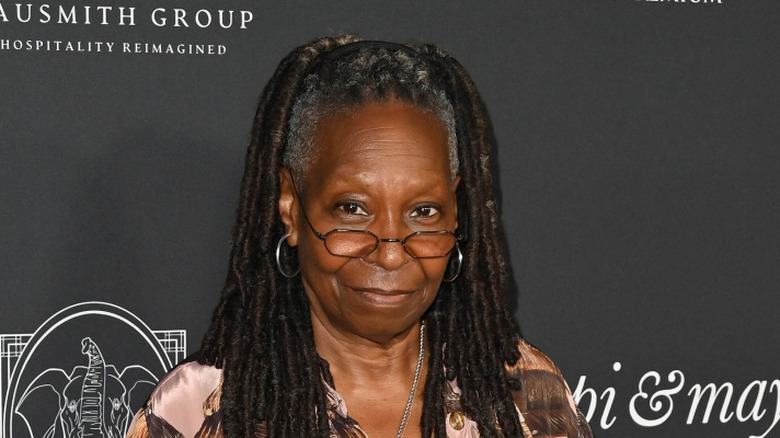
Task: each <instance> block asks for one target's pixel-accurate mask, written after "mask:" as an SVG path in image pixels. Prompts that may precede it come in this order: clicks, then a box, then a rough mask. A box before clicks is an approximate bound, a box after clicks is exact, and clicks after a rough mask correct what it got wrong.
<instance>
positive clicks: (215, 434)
mask: <svg viewBox="0 0 780 438" xmlns="http://www.w3.org/2000/svg"><path fill="white" fill-rule="evenodd" d="M518 348H519V350H520V353H521V356H520V360H519V361H518V362H517V364H515V365H514V366H512V367H509V366H508V367H507V373H508V374H510V375H517V376H518V377H521V378H522V379H523V382H524V387H525V386H528V387H529V388H527V389H526V390H525V394H513V397H514V399H515V404H516V406H517V415H518V417H519V419H520V422H521V427H522V428H523V436H524V438H542V437H545V438H567V433H566V431H563V430H560V429H555V430H540V429H542V428H543V427H548V428H549V427H552V428H555V425H556V424H559V422H558V421H556V420H555V419H550V418H539V415H538V414H535V413H534V405H539V404H541V405H543V406H545V407H546V408H552V409H551V410H550V411H554V410H556V408H557V409H558V410H568V412H567V413H566V415H574V416H575V418H576V419H577V423H578V427H577V430H576V431H570V432H569V435H568V437H569V438H593V435H592V433H591V430H590V427H589V426H588V423H587V422H586V420H585V418H584V416H583V415H582V413H581V412H580V411H579V409H577V407H576V405H575V404H574V400H573V398H572V396H571V393H570V391H569V389H568V386H566V383H565V381H564V380H563V377H562V376H561V374H560V372H559V371H558V369H557V367H556V366H555V364H553V362H552V361H551V360H550V359H549V358H548V357H547V356H546V355H545V354H544V353H542V352H541V351H539V350H538V349H536V348H535V347H533V346H531V345H530V344H528V343H526V342H525V341H522V340H521V341H519V343H518ZM534 379H536V380H541V381H545V383H547V384H549V382H550V379H555V380H556V382H555V383H554V384H558V383H560V385H561V387H562V388H564V390H565V399H564V400H558V401H556V400H549V398H550V395H549V391H538V393H541V392H544V393H545V396H544V397H547V398H548V399H545V400H541V399H539V394H535V393H536V392H537V391H534V389H533V387H534V385H533V380H534ZM221 383H222V370H221V369H218V368H215V367H212V366H207V365H201V364H198V363H197V362H187V363H184V364H181V365H179V366H178V367H176V368H174V369H173V370H172V371H171V372H169V373H168V374H166V375H165V376H164V377H163V378H162V379H161V380H160V382H159V383H158V385H157V387H156V388H155V390H154V391H153V392H152V395H151V396H150V397H149V400H148V401H147V403H146V405H145V406H144V407H143V408H142V409H141V410H139V411H138V413H137V414H136V415H135V418H134V419H133V422H132V424H131V425H130V428H129V430H128V435H127V437H128V438H185V437H186V438H190V437H194V438H222V437H223V435H222V427H221V420H222V415H221V412H220V408H219V405H220V396H221V394H222V386H221ZM326 387H327V389H328V405H329V406H328V417H329V419H330V424H331V437H332V438H344V437H355V436H357V437H365V438H368V437H367V435H366V434H365V433H364V432H363V431H362V430H361V429H360V425H359V424H358V423H357V422H356V421H355V420H354V419H352V418H351V417H350V416H349V412H348V410H347V406H346V404H345V402H344V399H343V398H342V397H341V396H340V395H339V393H338V392H336V390H335V389H334V388H332V387H330V386H328V385H327V384H326ZM443 390H444V400H445V407H446V420H445V426H446V429H447V437H448V438H479V432H478V429H477V424H476V423H475V422H474V421H472V420H471V419H469V418H468V417H467V416H466V414H465V413H464V412H463V411H462V410H461V405H460V394H461V393H460V390H459V388H458V385H457V382H454V381H450V382H447V384H446V385H445V387H444V388H443ZM535 398H536V399H535ZM561 405H562V406H561ZM545 412H548V411H545Z"/></svg>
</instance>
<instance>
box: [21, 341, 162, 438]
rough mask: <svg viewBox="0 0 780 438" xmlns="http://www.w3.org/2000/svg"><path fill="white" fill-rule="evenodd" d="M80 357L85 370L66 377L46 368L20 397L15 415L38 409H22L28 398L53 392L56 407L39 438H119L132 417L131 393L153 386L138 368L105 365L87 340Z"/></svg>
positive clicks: (147, 374) (152, 380)
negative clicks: (45, 392) (84, 362)
mask: <svg viewBox="0 0 780 438" xmlns="http://www.w3.org/2000/svg"><path fill="white" fill-rule="evenodd" d="M81 353H82V354H84V355H86V356H87V359H88V364H87V365H86V366H77V367H75V368H74V369H73V370H72V371H71V372H70V373H66V372H65V371H64V370H61V369H56V368H50V369H48V370H46V371H45V372H43V373H41V374H39V375H38V376H37V377H36V378H35V379H34V380H33V381H32V383H30V385H29V386H28V387H27V389H26V390H25V392H24V393H23V395H22V397H21V399H20V401H19V404H18V406H17V408H16V411H17V413H19V414H22V415H24V412H25V411H26V410H28V409H30V410H37V409H40V408H41V407H40V406H29V407H28V406H26V405H25V401H26V400H27V399H28V396H30V395H31V394H33V393H35V392H36V391H54V392H56V393H57V395H58V396H59V406H58V409H57V414H56V417H55V418H54V419H53V422H52V424H51V426H50V427H49V428H48V430H47V431H46V433H45V434H44V436H43V438H66V437H67V438H90V437H101V438H121V437H123V436H124V434H125V431H126V430H127V427H128V426H129V424H130V420H131V418H132V415H133V412H132V410H131V408H130V401H131V396H132V393H133V390H134V389H135V388H136V386H138V385H154V383H155V382H156V381H157V378H156V377H155V376H154V374H152V373H151V372H150V371H149V370H147V369H146V368H144V367H142V366H140V365H131V366H128V367H126V368H125V369H123V370H122V372H118V371H117V369H116V367H114V366H113V365H109V364H106V362H105V360H104V358H103V354H102V353H101V352H100V348H99V347H98V345H97V344H96V343H95V342H94V341H93V340H92V339H90V338H89V337H86V338H84V339H82V341H81ZM36 438H37V437H36Z"/></svg>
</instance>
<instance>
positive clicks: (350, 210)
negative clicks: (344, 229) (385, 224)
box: [336, 201, 368, 216]
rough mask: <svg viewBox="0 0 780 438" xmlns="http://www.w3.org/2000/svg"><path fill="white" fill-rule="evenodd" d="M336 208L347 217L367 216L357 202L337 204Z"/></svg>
mask: <svg viewBox="0 0 780 438" xmlns="http://www.w3.org/2000/svg"><path fill="white" fill-rule="evenodd" d="M336 208H337V209H338V210H339V211H340V212H342V213H344V214H346V215H349V216H368V213H366V210H365V209H364V208H363V206H362V205H360V204H359V203H357V202H352V201H346V202H341V203H339V204H338V205H337V206H336Z"/></svg>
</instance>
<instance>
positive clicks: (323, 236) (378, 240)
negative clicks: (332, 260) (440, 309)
mask: <svg viewBox="0 0 780 438" xmlns="http://www.w3.org/2000/svg"><path fill="white" fill-rule="evenodd" d="M290 182H291V183H292V186H293V190H295V196H296V198H298V203H299V204H300V207H301V213H303V220H304V221H306V224H307V225H308V226H309V228H310V229H311V231H312V233H314V235H315V236H316V237H317V238H319V239H320V240H322V245H323V246H324V247H325V250H326V251H328V254H330V255H332V256H334V257H349V258H353V259H360V258H363V257H366V256H368V255H370V254H371V253H373V252H374V251H376V250H377V248H379V244H380V243H381V242H388V243H392V242H398V243H400V244H401V246H402V247H403V249H404V252H406V253H407V254H409V256H411V257H412V258H414V259H437V258H441V257H446V256H448V255H450V253H452V251H453V250H454V249H455V248H457V247H458V242H460V241H461V240H462V238H461V237H460V236H458V235H457V234H455V232H454V231H449V230H420V231H413V232H411V233H409V234H408V235H406V237H404V238H403V239H398V238H394V237H388V238H380V237H379V236H377V235H376V234H375V233H374V232H373V231H371V230H357V229H353V228H334V229H332V230H330V231H328V232H326V233H324V234H323V233H320V232H319V231H317V229H315V228H314V225H312V223H311V221H310V220H309V215H307V214H306V209H305V208H303V201H302V200H301V194H300V192H299V191H298V187H297V185H296V184H295V180H293V178H292V175H291V177H290ZM336 232H340V233H344V232H352V233H363V234H370V235H372V236H374V239H376V244H375V245H374V247H373V248H372V249H371V251H369V252H367V253H366V254H364V255H359V256H351V255H344V254H334V253H333V252H332V251H331V250H330V248H328V245H327V243H326V242H327V240H326V239H327V238H328V235H330V234H331V233H336ZM422 234H450V235H452V236H453V237H454V238H455V242H454V243H453V244H452V248H450V249H449V250H447V252H445V253H444V254H442V255H436V256H424V257H422V256H416V255H414V254H412V253H411V252H409V249H408V248H407V247H406V240H407V239H409V238H410V237H413V236H417V235H422ZM460 257H461V258H462V255H461V256H460Z"/></svg>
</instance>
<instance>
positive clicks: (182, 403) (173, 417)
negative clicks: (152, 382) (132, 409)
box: [128, 362, 222, 437]
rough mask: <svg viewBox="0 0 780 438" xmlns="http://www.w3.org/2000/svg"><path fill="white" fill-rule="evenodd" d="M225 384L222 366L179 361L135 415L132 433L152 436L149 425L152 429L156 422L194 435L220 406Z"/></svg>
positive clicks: (185, 435) (184, 433) (183, 434)
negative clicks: (222, 388)
mask: <svg viewBox="0 0 780 438" xmlns="http://www.w3.org/2000/svg"><path fill="white" fill-rule="evenodd" d="M221 386H222V370H221V369H218V368H216V367H213V366H208V365H202V364H199V363H197V362H185V363H183V364H180V365H178V366H177V367H176V368H174V369H172V370H171V371H169V372H168V373H167V374H166V375H165V376H163V378H162V379H160V381H159V382H158V383H157V386H156V387H155V388H154V390H153V391H152V394H151V395H150V396H149V400H148V401H147V402H146V405H145V406H144V407H143V408H142V409H141V411H139V412H138V414H137V415H136V416H135V418H134V419H133V424H131V425H130V428H129V432H128V436H149V435H150V434H148V433H147V430H146V429H152V428H153V425H152V423H153V422H158V423H160V424H161V425H162V427H163V428H164V429H166V430H170V429H173V432H178V434H180V436H184V437H191V436H194V435H195V434H196V433H197V432H198V430H200V429H201V428H202V426H203V425H204V421H205V420H206V419H207V417H209V416H210V415H211V414H213V413H214V412H216V411H218V410H219V398H220V395H221ZM141 429H142V431H140V430H141ZM141 432H143V433H141ZM152 435H153V434H152Z"/></svg>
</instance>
